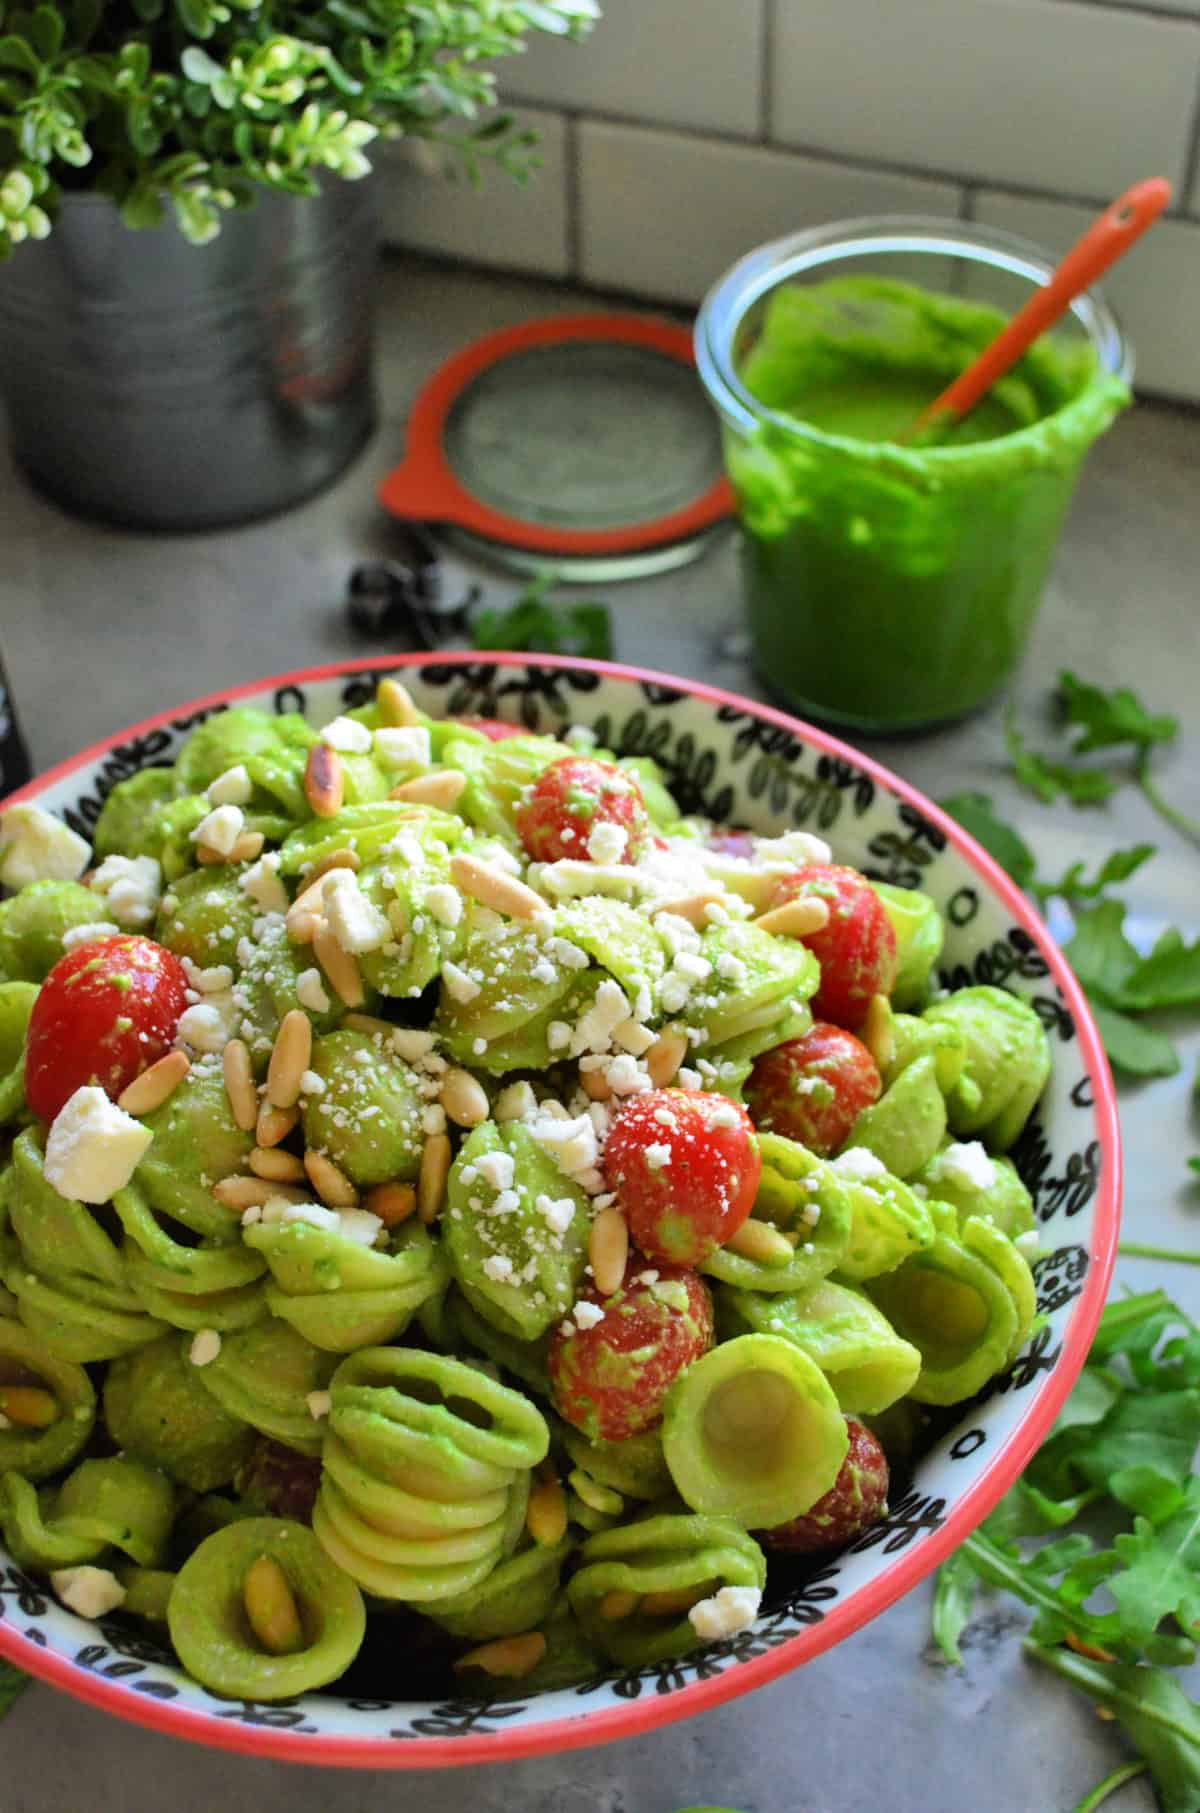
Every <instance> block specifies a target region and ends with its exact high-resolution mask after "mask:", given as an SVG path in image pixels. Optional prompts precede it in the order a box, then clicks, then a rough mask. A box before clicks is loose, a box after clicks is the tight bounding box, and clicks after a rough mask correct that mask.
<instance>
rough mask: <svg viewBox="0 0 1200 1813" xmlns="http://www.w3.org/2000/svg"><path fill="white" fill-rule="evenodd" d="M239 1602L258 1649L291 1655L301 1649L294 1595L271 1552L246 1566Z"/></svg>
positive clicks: (271, 1654) (302, 1635) (272, 1653)
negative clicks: (242, 1606) (244, 1610)
mask: <svg viewBox="0 0 1200 1813" xmlns="http://www.w3.org/2000/svg"><path fill="white" fill-rule="evenodd" d="M242 1602H243V1604H244V1605H245V1607H246V1618H247V1621H248V1623H249V1625H250V1629H251V1630H252V1631H253V1632H254V1635H255V1636H256V1637H257V1639H258V1645H259V1648H260V1649H265V1650H266V1652H267V1654H268V1655H269V1656H292V1655H295V1653H296V1651H297V1650H298V1649H303V1648H304V1630H303V1627H302V1625H301V1623H300V1613H299V1612H298V1610H297V1609H296V1595H295V1594H294V1593H293V1591H292V1587H291V1582H290V1581H289V1579H288V1577H287V1575H286V1574H285V1573H284V1571H283V1569H282V1568H281V1567H280V1565H279V1563H278V1562H277V1561H276V1559H275V1557H274V1556H273V1555H260V1556H259V1557H258V1560H257V1561H252V1562H251V1563H250V1566H249V1567H248V1568H247V1569H246V1577H245V1579H244V1580H243V1581H242Z"/></svg>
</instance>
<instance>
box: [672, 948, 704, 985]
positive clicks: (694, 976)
mask: <svg viewBox="0 0 1200 1813" xmlns="http://www.w3.org/2000/svg"><path fill="white" fill-rule="evenodd" d="M671 968H672V969H673V970H674V971H675V972H676V974H677V975H680V976H686V977H687V978H688V980H689V982H705V981H707V980H708V977H709V976H710V975H711V974H712V964H711V963H710V962H709V961H708V959H707V957H698V956H697V955H696V953H695V952H694V951H680V952H679V953H678V955H677V956H676V957H675V959H674V961H673V962H672V964H671Z"/></svg>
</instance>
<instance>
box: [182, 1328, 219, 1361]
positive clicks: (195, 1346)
mask: <svg viewBox="0 0 1200 1813" xmlns="http://www.w3.org/2000/svg"><path fill="white" fill-rule="evenodd" d="M220 1351H221V1337H220V1335H219V1334H218V1333H217V1331H216V1329H215V1328H202V1329H200V1330H199V1331H198V1332H197V1333H196V1334H194V1335H193V1336H192V1344H191V1346H190V1347H189V1348H188V1359H189V1360H190V1361H191V1362H192V1365H193V1366H211V1365H212V1363H213V1361H214V1360H215V1359H216V1357H217V1355H218V1354H219V1353H220Z"/></svg>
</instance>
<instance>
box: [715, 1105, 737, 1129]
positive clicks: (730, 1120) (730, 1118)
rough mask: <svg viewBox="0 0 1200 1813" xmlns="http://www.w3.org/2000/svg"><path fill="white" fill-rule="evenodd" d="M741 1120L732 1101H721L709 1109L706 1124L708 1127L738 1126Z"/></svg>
mask: <svg viewBox="0 0 1200 1813" xmlns="http://www.w3.org/2000/svg"><path fill="white" fill-rule="evenodd" d="M741 1122H742V1117H741V1115H740V1114H739V1113H738V1111H737V1109H736V1108H735V1107H734V1105H733V1103H732V1102H722V1103H720V1104H719V1106H718V1107H716V1108H713V1109H710V1111H709V1116H708V1124H709V1126H710V1127H739V1126H740V1125H741Z"/></svg>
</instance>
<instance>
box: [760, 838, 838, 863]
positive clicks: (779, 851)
mask: <svg viewBox="0 0 1200 1813" xmlns="http://www.w3.org/2000/svg"><path fill="white" fill-rule="evenodd" d="M752 848H753V851H754V854H753V857H752V858H751V860H752V862H753V864H754V867H755V868H756V869H803V868H805V867H806V866H807V865H808V864H809V863H810V862H829V861H830V859H831V857H832V856H833V851H832V850H831V849H830V847H829V845H828V844H827V843H826V842H825V840H824V838H821V837H813V836H812V834H811V833H810V832H808V831H785V832H784V834H783V836H782V837H756V838H755V839H754V842H753V845H752Z"/></svg>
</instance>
